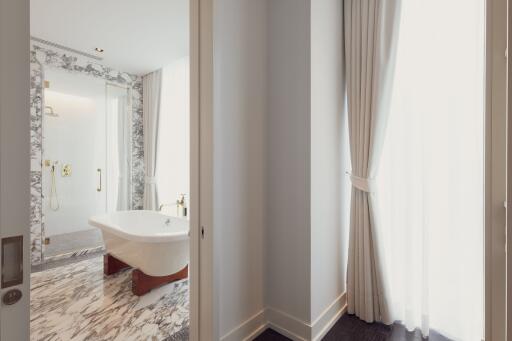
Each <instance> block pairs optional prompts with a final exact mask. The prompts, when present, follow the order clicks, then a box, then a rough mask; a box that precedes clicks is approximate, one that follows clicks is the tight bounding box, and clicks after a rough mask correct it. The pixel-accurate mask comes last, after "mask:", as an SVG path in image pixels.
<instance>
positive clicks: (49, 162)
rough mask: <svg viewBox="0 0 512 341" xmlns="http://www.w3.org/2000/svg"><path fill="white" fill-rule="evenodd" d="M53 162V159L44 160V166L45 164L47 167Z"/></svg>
mask: <svg viewBox="0 0 512 341" xmlns="http://www.w3.org/2000/svg"><path fill="white" fill-rule="evenodd" d="M51 163H52V161H51V160H44V166H45V167H50V166H51Z"/></svg>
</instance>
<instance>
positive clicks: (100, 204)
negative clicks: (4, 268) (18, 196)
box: [29, 0, 199, 340]
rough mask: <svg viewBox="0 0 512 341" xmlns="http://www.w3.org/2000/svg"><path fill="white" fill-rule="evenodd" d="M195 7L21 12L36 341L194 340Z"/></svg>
mask: <svg viewBox="0 0 512 341" xmlns="http://www.w3.org/2000/svg"><path fill="white" fill-rule="evenodd" d="M194 4H196V1H190V3H189V0H173V1H160V0H155V1H151V2H145V3H143V4H142V3H138V2H133V3H125V2H118V3H108V4H105V3H103V2H101V1H98V2H97V3H96V4H94V3H88V4H87V5H85V4H79V3H69V2H66V1H61V0H52V1H49V2H44V3H43V2H41V1H38V0H31V1H30V11H31V31H30V35H31V41H30V76H31V84H30V109H31V122H32V124H31V130H30V136H31V157H30V161H31V173H30V174H31V186H30V190H31V219H30V224H31V230H30V232H31V234H30V246H31V247H30V263H31V264H30V265H31V266H30V267H31V268H32V274H31V289H30V296H31V297H30V298H31V302H30V315H31V318H30V321H31V322H30V338H31V339H33V340H40V339H46V338H50V337H53V338H56V339H62V340H74V339H77V340H78V339H84V338H86V339H92V340H95V339H98V340H117V339H145V338H156V339H169V340H188V339H189V338H190V339H197V335H198V330H197V329H196V328H197V324H196V325H195V326H196V328H193V327H194V321H196V322H195V323H197V312H196V313H194V307H195V309H196V310H195V311H197V306H198V304H199V300H198V295H197V294H198V293H197V291H198V290H199V285H198V284H199V283H198V282H192V281H194V278H195V279H197V278H198V276H197V275H198V273H199V270H198V264H197V262H198V253H199V247H198V244H199V229H198V228H197V229H194V230H193V229H192V226H194V225H193V224H198V218H197V216H196V217H195V218H194V215H198V214H199V212H198V211H195V210H194V207H196V208H197V207H198V206H194V202H195V203H198V202H199V200H198V198H197V197H196V198H194V193H196V195H197V194H198V191H197V189H198V188H197V187H196V190H195V192H194V191H193V187H194V183H196V184H197V180H196V178H195V177H198V176H199V173H198V169H196V167H197V166H198V163H197V161H198V157H199V156H198V155H197V153H198V149H193V148H191V147H190V142H189V141H191V140H192V141H194V140H195V141H197V140H198V136H196V134H197V131H198V126H197V125H198V124H199V121H198V120H197V119H195V120H192V117H194V115H197V111H196V110H197V109H198V106H197V105H196V106H193V107H192V108H191V107H190V103H191V99H192V103H193V102H194V100H197V96H198V94H197V92H195V94H194V89H192V90H189V89H190V88H191V83H192V84H194V85H193V86H192V87H194V86H195V87H196V88H195V89H197V85H198V84H197V83H194V82H190V80H189V79H190V74H191V73H194V74H195V75H196V76H197V75H198V73H197V69H196V71H195V72H194V71H193V70H194V68H197V67H198V65H197V64H194V62H193V60H195V61H196V63H197V61H198V60H197V59H193V54H194V53H195V55H196V56H197V49H196V51H191V46H190V41H197V37H196V38H192V37H191V34H190V33H189V26H190V19H191V18H192V20H193V21H194V20H195V21H194V22H195V24H198V22H197V20H196V19H194V16H195V15H197V14H198V13H197V10H198V7H197V4H196V5H194ZM81 6H82V7H84V8H80V7H81ZM116 7H117V8H121V7H122V8H123V16H121V17H119V16H115V18H114V17H112V16H110V15H109V13H113V11H114V10H115V9H116ZM193 11H194V14H192V13H193ZM143 12H144V13H146V14H147V16H144V17H141V16H140V13H143ZM62 13H67V15H66V16H63V15H62ZM132 19H133V20H132ZM136 21H137V22H138V24H137V25H134V24H133V23H134V22H136ZM140 21H142V23H143V25H141V22H140ZM195 34H198V31H196V32H195ZM149 51H151V52H149ZM191 69H192V70H191ZM193 96H196V97H193ZM194 98H195V99H194ZM155 108H157V109H156V110H155ZM154 112H156V113H157V116H158V117H157V118H156V119H151V115H154ZM195 117H197V116H195ZM148 118H149V119H148ZM153 125H154V126H153ZM191 132H192V133H191ZM189 165H191V166H189ZM191 187H192V189H191ZM191 192H192V195H191ZM151 198H154V200H153V199H151ZM191 200H192V201H191ZM196 205H197V204H196ZM139 212H140V213H139ZM125 213H126V215H125ZM125 217H127V218H126V219H125ZM190 217H192V222H191V221H190V220H189V218H190ZM96 218H98V219H96ZM100 218H101V219H107V218H108V219H110V222H111V223H112V222H114V223H112V224H110V225H109V226H107V228H106V229H103V225H108V224H97V222H98V221H101V222H105V220H101V219H100ZM123 219H124V220H123ZM160 223H161V224H160ZM155 224H156V225H155ZM112 229H117V230H122V232H120V233H110V232H112ZM166 229H167V230H166ZM175 229H177V230H176V231H175ZM153 232H154V234H152V233H153ZM122 234H124V236H125V237H127V236H128V237H127V238H126V240H124V241H121V240H116V241H114V240H113V239H112V238H111V237H112V236H113V235H116V236H117V237H119V235H122ZM167 234H170V235H173V234H180V235H181V234H183V236H184V237H183V238H182V239H180V241H179V243H180V244H179V246H178V245H177V244H178V243H175V244H176V245H173V246H172V247H171V248H174V249H180V250H182V251H183V252H181V254H180V255H177V254H176V255H174V256H173V257H165V256H164V254H165V253H162V252H164V251H162V252H160V253H158V255H156V254H155V255H154V257H146V259H145V261H146V263H148V264H145V263H143V262H138V261H139V260H141V259H143V258H144V257H141V255H144V254H143V253H140V254H137V252H138V250H143V249H144V243H150V244H151V245H150V247H148V248H147V250H154V249H159V248H161V246H162V243H160V241H161V240H157V239H162V238H163V239H166V238H167V237H168V236H167ZM189 236H190V238H189ZM169 238H170V237H169ZM169 238H167V239H169ZM180 238H181V237H180ZM167 239H166V240H167ZM135 242H141V244H140V245H139V246H137V247H135V248H133V249H131V251H130V252H131V254H128V253H127V245H128V244H130V245H132V244H134V243H135ZM157 246H158V247H157ZM189 250H193V251H189ZM145 255H146V256H147V253H146V254H145ZM149 263H151V264H149ZM194 264H196V265H194ZM30 267H29V268H30ZM162 268H163V269H162ZM155 269H156V270H155ZM169 269H171V270H169ZM194 276H195V277H194ZM191 280H192V281H191ZM192 284H193V285H192ZM141 288H142V289H141ZM194 293H196V294H194ZM57 301H58V302H59V303H58V306H57V305H56V304H54V303H56V302H57ZM116 312H118V313H116ZM135 317H137V319H136V321H135V320H134V318H135ZM142 317H143V318H142ZM64 318H65V319H66V320H67V321H68V322H69V323H62V320H63V319H64ZM93 320H94V321H103V322H100V323H96V322H94V323H93ZM194 335H195V337H194Z"/></svg>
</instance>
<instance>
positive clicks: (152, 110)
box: [142, 70, 162, 210]
mask: <svg viewBox="0 0 512 341" xmlns="http://www.w3.org/2000/svg"><path fill="white" fill-rule="evenodd" d="M142 81H143V84H142V94H143V99H142V104H143V113H144V122H143V126H144V171H145V175H146V177H145V178H144V198H143V206H144V209H145V210H156V209H157V208H158V193H157V188H156V177H155V176H156V167H157V141H158V125H159V123H158V119H159V115H160V94H161V88H162V70H157V71H154V72H151V73H150V74H147V75H145V76H144V77H143V78H142Z"/></svg>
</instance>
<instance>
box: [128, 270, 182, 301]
mask: <svg viewBox="0 0 512 341" xmlns="http://www.w3.org/2000/svg"><path fill="white" fill-rule="evenodd" d="M187 277H188V265H187V266H185V267H184V268H183V269H182V270H180V271H178V272H176V273H174V274H172V275H168V276H161V277H155V276H149V275H146V274H145V273H144V272H142V271H140V270H139V269H135V270H133V272H132V292H133V294H134V295H136V296H142V295H144V294H147V293H148V292H150V291H151V290H152V289H155V288H158V287H160V286H162V285H164V284H167V283H171V282H174V281H177V280H180V279H185V278H187Z"/></svg>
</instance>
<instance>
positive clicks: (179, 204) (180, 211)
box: [158, 193, 187, 217]
mask: <svg viewBox="0 0 512 341" xmlns="http://www.w3.org/2000/svg"><path fill="white" fill-rule="evenodd" d="M166 206H176V215H177V216H178V217H186V216H187V203H186V201H185V194H183V193H180V195H179V196H178V199H177V200H176V202H175V203H172V204H161V205H160V206H159V207H158V210H159V211H161V210H162V208H164V207H166Z"/></svg>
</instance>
